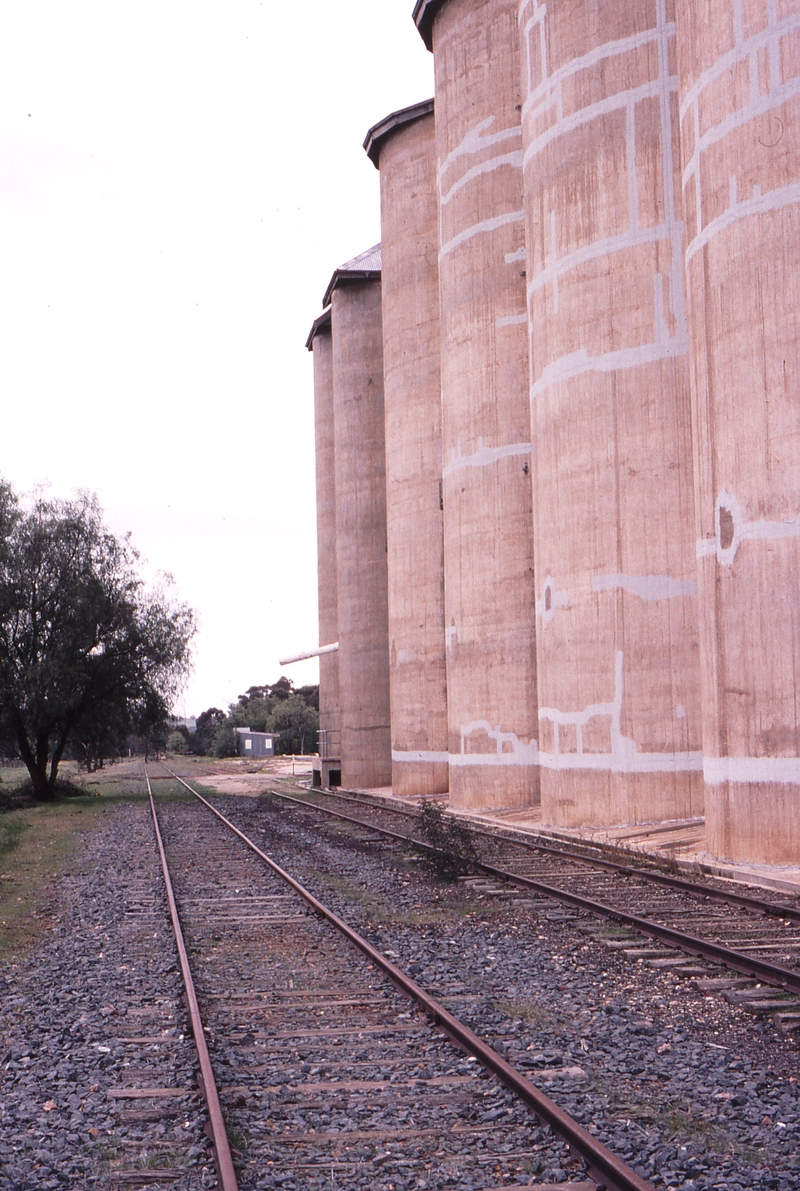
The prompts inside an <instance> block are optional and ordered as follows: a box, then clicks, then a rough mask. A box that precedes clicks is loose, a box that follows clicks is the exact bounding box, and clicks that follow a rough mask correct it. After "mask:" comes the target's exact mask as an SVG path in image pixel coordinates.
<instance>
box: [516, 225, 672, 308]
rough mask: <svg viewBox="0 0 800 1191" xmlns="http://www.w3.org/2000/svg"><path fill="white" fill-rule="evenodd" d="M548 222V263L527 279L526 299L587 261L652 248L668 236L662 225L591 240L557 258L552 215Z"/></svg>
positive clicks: (668, 230)
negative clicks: (650, 246)
mask: <svg viewBox="0 0 800 1191" xmlns="http://www.w3.org/2000/svg"><path fill="white" fill-rule="evenodd" d="M550 220H551V236H550V240H551V254H552V255H551V263H550V264H549V265H548V266H547V267H546V268H545V269H542V271H541V272H540V273H537V274H536V276H535V277H533V278H532V279H531V281H530V283H529V284H528V296H529V297H530V296H531V295H532V294H534V293H536V291H537V290H539V289H541V288H542V287H543V286H545V285H548V284H549V283H550V282H553V283H555V282H557V280H558V278H559V277H563V276H564V274H565V273H571V272H572V270H573V269H578V268H580V266H581V265H585V264H586V263H587V262H588V261H593V260H597V259H598V258H599V257H601V256H611V255H612V254H613V253H615V252H622V251H624V250H625V249H627V248H638V247H639V246H640V245H642V244H654V243H656V242H657V241H659V240H668V239H669V238H670V235H671V231H670V229H669V227H667V225H666V224H663V223H662V224H658V225H656V226H655V227H646V228H641V229H640V230H639V231H635V232H634V231H626V232H621V233H620V234H619V235H617V236H608V237H607V238H606V239H604V240H595V241H594V243H592V244H584V245H583V247H582V248H576V250H575V251H574V252H570V253H569V254H568V255H567V256H562V257H560V258H559V257H558V256H557V253H556V246H555V212H554V211H553V212H551V214H550Z"/></svg>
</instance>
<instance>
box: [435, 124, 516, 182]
mask: <svg viewBox="0 0 800 1191" xmlns="http://www.w3.org/2000/svg"><path fill="white" fill-rule="evenodd" d="M493 124H494V116H489V117H488V119H486V120H481V122H480V124H476V125H475V127H474V128H471V129H470V130H469V132H468V133H467V134H466V136H465V137H464V139H463V140H462V141H461V142H460V143H459V144H458V145H456V147H455V149H453V150H452V152H451V153H448V155H447V157H445V159H444V161H443V162H442V163H441V164H440V166H439V185H440V187H441V182H442V178H443V177H444V174H445V171H446V170H448V169H449V168H450V166H451V165H452V164H453V162H454V161H457V160H458V159H459V157H464V156H467V157H472V156H474V155H475V154H476V153H482V152H483V151H484V149H491V148H492V146H493V145H499V144H501V143H502V142H503V141H511V140H520V139H521V137H522V125H521V124H514V125H512V127H511V128H503V129H501V130H500V132H493V133H490V134H489V136H484V135H483V133H484V132H485V130H486V129H487V128H491V126H492V125H493Z"/></svg>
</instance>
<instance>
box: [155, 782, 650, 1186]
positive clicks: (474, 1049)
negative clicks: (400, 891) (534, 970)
mask: <svg viewBox="0 0 800 1191" xmlns="http://www.w3.org/2000/svg"><path fill="white" fill-rule="evenodd" d="M160 764H162V765H163V762H160ZM164 768H165V769H166V770H167V772H168V773H170V774H171V775H172V777H173V778H174V779H175V780H176V781H179V782H180V783H181V785H182V786H184V787H185V788H186V789H187V790H188V791H189V792H190V793H191V794H194V796H195V798H197V799H198V801H200V802H201V803H202V804H203V806H205V807H206V808H207V809H208V810H210V811H211V813H212V814H213V815H216V817H217V818H218V819H219V820H220V822H221V823H224V824H225V826H226V827H227V828H229V830H230V831H232V832H233V834H234V835H236V836H238V837H239V839H240V840H241V841H242V843H244V844H245V845H246V846H247V847H248V848H250V850H251V851H252V852H254V853H255V854H256V856H258V858H259V859H260V860H262V861H263V862H264V864H266V865H267V866H268V868H270V869H271V870H272V872H274V873H275V874H276V875H277V876H279V877H280V878H281V879H282V880H283V881H285V882H286V884H287V885H289V886H290V887H291V888H292V889H294V891H295V892H296V893H298V894H299V895H300V897H302V898H303V900H304V901H305V902H306V904H307V905H309V906H310V907H311V909H312V910H314V911H315V913H317V914H319V915H320V916H321V917H322V918H324V919H325V920H326V921H327V922H329V923H330V924H331V925H332V926H334V927H335V928H336V929H337V930H338V931H339V932H340V933H341V934H342V935H344V937H345V938H346V939H348V940H349V941H350V942H351V943H353V944H354V945H355V946H356V947H357V948H358V949H359V951H361V952H362V953H363V954H364V955H365V956H366V957H367V959H369V960H370V962H371V963H373V964H375V966H376V967H377V968H380V969H381V971H383V972H385V974H386V975H387V976H388V977H389V979H390V980H391V981H392V983H393V984H394V985H395V986H396V987H397V988H399V989H400V990H401V991H402V992H404V993H405V994H406V995H407V996H408V997H411V999H412V1000H414V1001H416V1002H417V1004H418V1005H420V1006H422V1008H423V1009H424V1010H425V1011H426V1013H427V1014H428V1016H429V1017H430V1018H431V1019H432V1021H433V1022H434V1024H435V1025H437V1026H438V1027H439V1028H440V1029H441V1030H442V1031H443V1032H444V1033H445V1034H447V1036H448V1037H449V1038H450V1039H451V1041H453V1042H454V1043H455V1044H456V1045H457V1046H458V1047H460V1048H461V1050H464V1051H466V1052H467V1054H469V1055H472V1056H473V1057H474V1058H475V1059H477V1060H478V1062H479V1063H481V1065H482V1066H483V1067H485V1068H486V1070H488V1071H491V1072H492V1074H493V1075H496V1076H497V1078H498V1079H499V1080H500V1081H501V1083H504V1084H505V1086H506V1087H507V1088H509V1089H510V1090H511V1091H512V1092H514V1093H515V1094H516V1095H517V1096H519V1097H520V1099H521V1100H523V1101H524V1102H525V1104H527V1105H528V1107H529V1108H531V1109H532V1110H533V1112H534V1113H535V1114H536V1116H537V1117H538V1118H539V1119H540V1120H541V1121H543V1122H545V1123H546V1124H547V1125H549V1126H550V1128H551V1129H552V1130H553V1131H554V1133H556V1134H557V1135H558V1136H559V1137H561V1138H562V1139H563V1140H564V1141H566V1142H567V1144H568V1145H569V1146H570V1149H571V1150H572V1151H573V1152H574V1153H576V1154H579V1155H580V1157H581V1158H583V1159H584V1161H585V1162H586V1165H587V1168H588V1172H589V1175H590V1177H591V1178H592V1180H593V1181H594V1182H595V1183H596V1184H597V1191H654V1188H653V1185H652V1183H648V1182H647V1181H646V1180H645V1179H643V1178H641V1177H640V1176H639V1175H638V1174H637V1173H636V1171H635V1170H633V1168H632V1167H630V1166H628V1164H627V1163H626V1162H624V1161H623V1160H622V1159H621V1158H617V1157H616V1155H615V1154H613V1153H612V1152H611V1150H609V1149H608V1148H607V1147H606V1146H604V1145H603V1144H602V1142H599V1141H597V1139H596V1138H594V1137H592V1135H591V1134H590V1133H589V1132H587V1130H586V1129H584V1128H583V1127H582V1126H581V1125H579V1124H578V1122H577V1121H575V1120H573V1118H572V1117H571V1116H569V1114H568V1113H566V1112H564V1111H563V1109H561V1108H559V1107H558V1105H557V1104H556V1103H555V1102H554V1101H553V1100H551V1099H550V1097H549V1096H546V1095H545V1094H544V1092H542V1091H540V1090H539V1088H537V1087H536V1086H535V1084H533V1083H531V1081H530V1080H529V1079H527V1078H526V1077H525V1076H524V1075H522V1073H521V1072H519V1071H517V1070H516V1069H515V1068H514V1067H512V1066H511V1065H510V1063H507V1062H506V1060H505V1059H504V1058H502V1056H501V1055H499V1054H498V1053H497V1051H496V1050H493V1049H492V1047H491V1046H489V1045H488V1044H487V1043H486V1042H484V1041H483V1039H482V1038H479V1037H478V1035H477V1034H475V1033H473V1031H472V1030H471V1029H470V1028H469V1026H465V1025H464V1024H463V1022H461V1021H459V1020H458V1018H457V1017H454V1016H453V1015H452V1013H450V1012H449V1011H448V1010H447V1009H445V1008H444V1006H442V1005H440V1004H439V1003H438V1001H436V1000H435V999H434V998H433V997H431V996H430V995H429V994H428V993H426V992H425V990H424V989H423V988H421V987H420V985H419V984H417V983H416V981H415V980H412V979H411V977H410V976H406V974H405V972H403V971H401V969H400V968H398V967H397V966H396V965H395V964H393V963H392V961H391V960H390V959H387V957H386V956H385V955H383V954H382V952H380V951H378V950H377V949H376V948H375V947H373V946H372V944H371V943H369V942H368V941H367V940H366V939H365V938H363V937H362V936H361V935H359V934H358V932H357V931H355V930H353V928H352V927H351V926H348V924H347V923H346V922H345V921H344V920H343V919H342V918H339V917H338V915H336V914H334V912H333V911H332V910H329V909H328V908H327V906H324V905H323V904H322V902H320V901H318V900H317V898H316V897H314V895H313V893H311V892H309V890H307V889H306V888H304V886H303V885H301V884H300V882H299V881H297V880H295V878H294V877H292V876H290V874H289V873H287V872H286V871H285V870H284V869H282V868H281V867H280V865H278V864H276V863H275V861H274V860H272V859H271V858H270V857H269V856H267V855H266V853H265V852H262V851H261V849H260V848H259V847H258V846H257V845H256V844H254V843H253V841H252V840H250V839H248V837H247V836H246V835H245V834H244V832H242V831H240V830H239V828H238V827H236V826H235V825H234V824H233V823H231V821H230V819H226V818H225V816H224V815H223V814H222V813H221V812H220V811H218V810H217V809H216V807H214V806H212V804H211V803H210V802H208V801H207V799H205V798H203V796H202V795H201V794H198V793H197V791H196V790H193V789H192V787H191V786H190V785H189V783H188V782H185V781H184V780H183V778H182V777H180V776H179V775H178V774H177V773H174V772H173V771H172V770H171V769H169V768H168V767H167V766H166V765H164ZM367 826H369V825H368V824H367Z"/></svg>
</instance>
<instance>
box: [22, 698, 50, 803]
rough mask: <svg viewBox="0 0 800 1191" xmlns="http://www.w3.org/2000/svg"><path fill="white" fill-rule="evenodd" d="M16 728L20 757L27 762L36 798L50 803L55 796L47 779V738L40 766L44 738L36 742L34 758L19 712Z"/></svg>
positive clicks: (26, 765) (26, 766)
mask: <svg viewBox="0 0 800 1191" xmlns="http://www.w3.org/2000/svg"><path fill="white" fill-rule="evenodd" d="M14 727H15V728H16V735H17V744H18V745H19V755H20V756H21V757H22V760H23V761H24V762H25V768H26V769H27V770H28V773H29V774H30V779H31V785H32V786H33V793H34V796H35V797H36V798H38V799H40V800H41V801H42V802H49V801H51V800H52V799H53V798H54V794H53V791H52V789H51V786H50V782H49V781H48V778H47V738H46V737H45V741H44V761H43V764H42V765H40V764H39V757H40V756H41V754H42V737H41V736H40V737H39V739H38V740H37V742H36V756H34V754H33V750H32V748H31V746H30V741H29V740H28V734H27V732H26V731H25V725H24V723H23V721H22V716H21V715H20V714H19V712H17V711H15V712H14Z"/></svg>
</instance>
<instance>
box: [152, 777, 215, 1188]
mask: <svg viewBox="0 0 800 1191" xmlns="http://www.w3.org/2000/svg"><path fill="white" fill-rule="evenodd" d="M144 777H145V781H146V782H147V793H148V795H149V796H150V810H151V812H152V815H153V827H154V828H155V833H156V843H157V844H158V854H159V856H160V857H161V871H162V873H163V874H164V886H165V889H166V893H167V903H168V905H169V916H170V918H171V919H172V929H173V931H174V932H175V944H176V946H177V948H178V955H179V957H180V961H181V973H182V975H183V983H184V987H185V989H186V1001H187V1004H188V1007H189V1019H190V1021H191V1025H192V1034H193V1035H194V1043H195V1046H196V1048H197V1058H198V1061H199V1063H200V1086H201V1090H202V1092H203V1097H204V1099H205V1102H206V1107H207V1108H208V1121H209V1126H210V1130H211V1144H212V1146H213V1147H214V1162H215V1164H216V1167H217V1175H218V1177H219V1181H220V1186H221V1187H222V1191H239V1184H238V1183H237V1181H236V1171H235V1170H234V1168H233V1158H232V1157H231V1150H230V1146H229V1144H228V1134H227V1130H226V1129H225V1120H224V1118H223V1116H222V1108H221V1106H220V1102H219V1093H218V1091H217V1084H216V1080H215V1079H214V1071H213V1069H212V1067H211V1056H210V1055H209V1053H208V1044H207V1043H206V1036H205V1034H204V1032H203V1019H202V1018H201V1016H200V1007H199V1005H198V1004H197V995H196V993H195V991H194V980H193V979H192V970H191V968H190V967H189V957H188V955H187V953H186V944H185V942H184V939H183V930H182V929H181V921H180V918H179V916H178V907H177V905H176V904H175V894H174V892H173V889H172V880H171V878H170V875H169V866H168V864H167V855H166V852H165V851H164V841H163V840H162V838H161V829H160V827H159V825H158V815H157V814H156V804H155V802H154V801H153V791H152V789H151V788H150V778H149V776H148V774H147V767H146V766H145V773H144Z"/></svg>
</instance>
